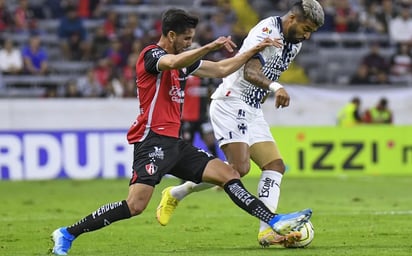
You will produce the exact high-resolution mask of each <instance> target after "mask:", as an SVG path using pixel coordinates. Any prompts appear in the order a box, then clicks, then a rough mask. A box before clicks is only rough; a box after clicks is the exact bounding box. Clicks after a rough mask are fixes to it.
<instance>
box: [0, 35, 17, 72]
mask: <svg viewBox="0 0 412 256" xmlns="http://www.w3.org/2000/svg"><path fill="white" fill-rule="evenodd" d="M22 69H23V57H22V55H21V52H20V50H19V49H18V48H16V47H14V42H13V41H12V40H11V39H10V38H6V40H5V41H4V47H3V49H1V50H0V70H1V72H2V73H3V74H18V73H20V72H21V71H22Z"/></svg>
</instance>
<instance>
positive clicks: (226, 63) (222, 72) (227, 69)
mask: <svg viewBox="0 0 412 256" xmlns="http://www.w3.org/2000/svg"><path fill="white" fill-rule="evenodd" d="M279 44H281V43H280V42H279V41H278V40H272V39H270V38H266V39H264V40H263V41H262V42H260V43H259V44H257V45H255V46H254V47H252V48H251V49H250V50H248V51H246V52H244V53H241V54H238V55H236V56H234V57H232V58H228V59H224V60H221V61H218V62H213V61H206V60H205V61H203V63H202V65H201V66H200V68H199V69H198V70H196V72H195V73H194V75H196V76H200V77H215V78H222V77H225V76H227V75H230V74H231V73H233V72H235V71H236V70H238V69H239V68H240V67H241V66H242V65H243V64H245V63H246V61H248V60H249V59H250V58H251V57H252V56H253V55H255V54H256V53H258V52H260V51H262V50H263V49H265V48H266V47H268V46H279Z"/></svg>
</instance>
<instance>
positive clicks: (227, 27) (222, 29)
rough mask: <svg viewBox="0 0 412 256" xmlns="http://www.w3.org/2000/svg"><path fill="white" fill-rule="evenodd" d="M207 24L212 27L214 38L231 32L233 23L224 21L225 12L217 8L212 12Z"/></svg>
mask: <svg viewBox="0 0 412 256" xmlns="http://www.w3.org/2000/svg"><path fill="white" fill-rule="evenodd" d="M209 24H210V27H211V28H212V31H213V37H214V38H218V37H219V36H223V35H231V34H232V31H233V25H234V23H231V22H227V21H226V16H225V12H224V11H223V10H218V11H217V12H216V13H214V14H213V15H212V18H211V20H210V23H209Z"/></svg>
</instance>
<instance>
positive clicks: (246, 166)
mask: <svg viewBox="0 0 412 256" xmlns="http://www.w3.org/2000/svg"><path fill="white" fill-rule="evenodd" d="M232 167H233V168H234V169H235V170H236V171H237V172H238V173H239V175H240V177H243V176H245V175H246V174H248V172H249V170H250V162H249V161H245V162H242V163H237V164H233V165H232Z"/></svg>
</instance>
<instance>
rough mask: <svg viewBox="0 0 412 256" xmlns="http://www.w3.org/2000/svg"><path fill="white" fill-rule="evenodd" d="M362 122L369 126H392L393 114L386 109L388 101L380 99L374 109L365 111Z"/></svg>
mask: <svg viewBox="0 0 412 256" xmlns="http://www.w3.org/2000/svg"><path fill="white" fill-rule="evenodd" d="M363 122H365V123H370V124H392V122H393V114H392V111H391V110H390V109H389V108H388V100H387V99H386V98H382V99H380V100H379V102H378V104H377V105H376V106H375V107H372V108H370V109H368V110H366V111H365V114H364V116H363Z"/></svg>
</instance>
